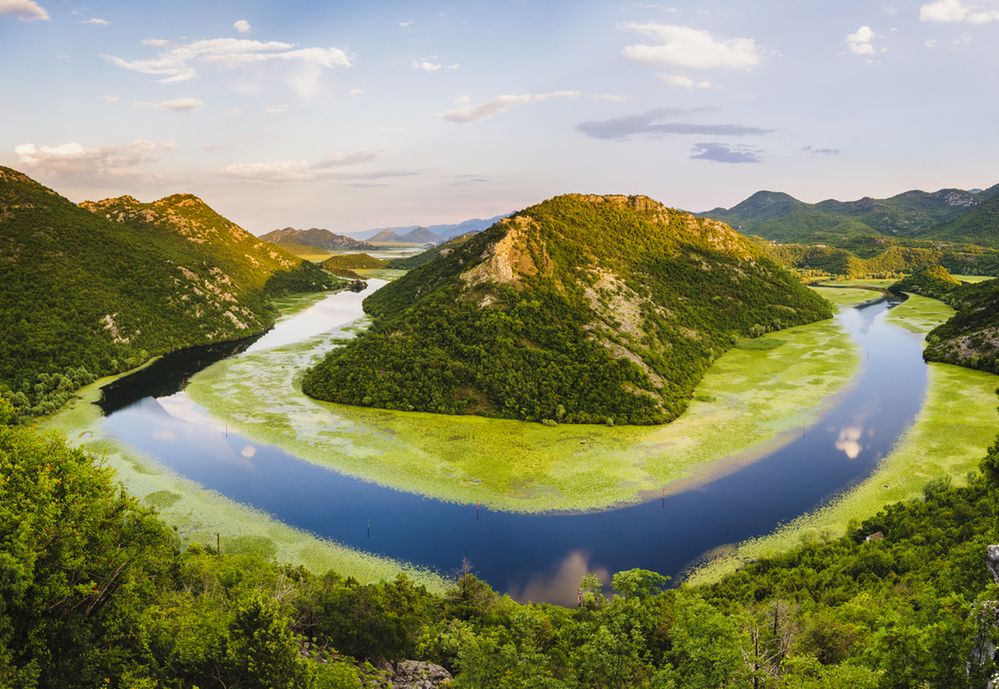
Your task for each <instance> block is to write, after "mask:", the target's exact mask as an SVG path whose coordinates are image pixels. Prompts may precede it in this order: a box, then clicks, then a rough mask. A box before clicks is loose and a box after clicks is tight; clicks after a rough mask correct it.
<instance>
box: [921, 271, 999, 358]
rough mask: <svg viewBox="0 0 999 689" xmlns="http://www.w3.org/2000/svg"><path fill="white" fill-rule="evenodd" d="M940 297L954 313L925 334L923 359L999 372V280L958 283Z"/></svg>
mask: <svg viewBox="0 0 999 689" xmlns="http://www.w3.org/2000/svg"><path fill="white" fill-rule="evenodd" d="M944 301H946V302H947V303H948V304H950V305H951V306H953V307H954V308H955V309H956V310H957V313H955V314H954V316H952V317H951V319H950V320H949V321H947V322H946V323H944V324H943V325H940V326H938V327H937V328H935V329H933V330H931V331H930V333H929V334H928V335H927V336H926V351H925V357H926V359H927V360H928V361H943V362H946V363H949V364H956V365H958V366H967V367H969V368H977V369H981V370H982V371H989V372H991V373H997V374H999V280H987V281H985V282H979V283H976V284H964V285H961V286H960V287H957V288H955V289H953V290H951V291H950V292H949V293H948V294H947V295H946V297H945V299H944Z"/></svg>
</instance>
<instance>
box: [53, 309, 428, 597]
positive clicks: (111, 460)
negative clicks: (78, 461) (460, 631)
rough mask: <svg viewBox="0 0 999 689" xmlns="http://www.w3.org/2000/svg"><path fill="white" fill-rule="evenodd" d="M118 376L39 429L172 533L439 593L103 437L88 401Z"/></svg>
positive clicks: (417, 572)
mask: <svg viewBox="0 0 999 689" xmlns="http://www.w3.org/2000/svg"><path fill="white" fill-rule="evenodd" d="M323 296H327V295H324V294H320V295H319V297H318V298H322V297H323ZM317 300H318V299H317V297H316V296H314V295H302V296H298V297H288V298H285V299H282V300H280V301H279V302H277V305H278V306H279V308H281V309H282V310H283V311H285V313H286V315H290V313H293V312H294V311H297V310H300V309H303V308H306V307H308V306H310V305H311V304H313V303H315V302H316V301H317ZM148 363H151V362H148ZM148 363H147V364H146V365H148ZM129 373H131V372H129ZM122 375H127V374H122ZM120 377H121V376H111V377H107V378H103V379H100V380H98V381H96V382H95V383H93V384H91V385H89V386H87V387H85V388H82V389H81V390H79V391H78V392H77V397H76V399H74V400H73V401H72V402H70V403H69V404H67V405H66V406H65V407H64V408H63V409H62V410H60V411H59V412H58V413H56V414H54V415H52V416H49V417H47V418H45V419H43V420H41V421H40V422H39V427H40V428H41V429H43V430H46V431H54V432H58V433H61V434H64V435H66V436H67V438H68V439H69V441H70V442H71V443H73V444H77V445H79V446H81V447H83V448H84V449H86V450H88V451H91V452H93V453H95V454H97V455H99V456H101V457H103V460H104V463H105V464H106V465H107V466H109V467H111V468H112V469H114V471H115V473H116V475H117V477H118V479H119V480H120V481H121V483H122V484H123V485H124V486H125V489H126V490H127V491H128V492H129V493H130V494H131V495H134V496H136V497H137V498H139V499H140V500H142V501H143V502H144V503H145V504H147V505H149V506H150V507H154V508H156V509H157V511H158V512H159V514H160V517H161V518H162V519H163V520H164V521H166V522H167V523H168V524H170V525H171V526H173V527H174V528H176V529H177V532H178V533H179V534H180V536H181V538H182V539H183V540H184V542H185V543H200V544H204V545H208V546H214V545H215V542H216V534H219V536H220V538H221V544H222V548H223V550H224V551H226V552H255V553H259V554H262V555H265V556H270V557H273V558H274V559H276V560H277V561H280V562H291V563H295V564H300V565H302V566H304V567H306V568H308V569H309V570H311V571H313V572H316V573H321V572H326V571H329V570H335V571H337V572H339V573H341V574H343V575H344V576H352V577H354V578H355V579H357V580H359V581H361V582H364V583H373V582H376V581H383V580H386V579H391V578H393V577H395V576H396V575H397V574H399V573H400V572H405V573H406V574H407V575H408V576H409V577H410V578H412V579H414V580H416V581H418V582H420V583H421V584H423V585H425V586H427V587H428V588H429V589H430V590H432V591H442V590H443V589H444V588H445V587H446V585H447V583H446V581H445V580H444V579H443V578H442V577H440V576H439V575H437V574H435V573H432V572H429V571H426V570H423V569H419V568H416V567H413V566H411V565H408V564H406V563H400V562H397V561H395V560H392V559H389V558H385V557H380V556H377V555H371V554H369V553H364V552H361V551H358V550H354V549H353V548H348V547H346V546H343V545H340V544H338V543H334V542H333V541H329V540H326V539H323V538H319V537H317V536H315V535H313V534H310V533H307V532H305V531H302V530H300V529H296V528H293V527H291V526H288V525H286V524H284V523H282V522H280V521H278V520H276V519H274V518H273V517H271V516H270V515H268V514H266V513H264V512H262V511H260V510H256V509H254V508H252V507H249V506H247V505H243V504H241V503H238V502H236V501H234V500H230V499H229V498H227V497H225V496H223V495H221V494H220V493H217V492H215V491H211V490H208V489H205V488H203V487H202V486H201V485H199V484H198V483H197V482H195V481H191V480H188V479H185V478H183V477H181V476H178V475H176V474H174V473H173V472H171V471H170V470H168V469H167V468H165V467H163V466H162V465H160V464H159V463H158V462H156V461H155V460H153V459H151V458H149V457H146V456H145V455H143V454H141V453H139V452H136V451H134V450H132V449H131V448H129V447H127V446H125V445H124V444H122V443H119V442H117V441H115V440H114V439H112V438H109V437H105V436H104V435H103V434H102V433H101V430H100V419H101V414H100V410H99V408H98V407H97V406H96V405H95V404H93V402H94V401H96V400H97V399H98V397H99V395H100V388H101V387H102V386H104V385H107V384H108V383H110V382H112V381H113V380H115V379H116V378H120Z"/></svg>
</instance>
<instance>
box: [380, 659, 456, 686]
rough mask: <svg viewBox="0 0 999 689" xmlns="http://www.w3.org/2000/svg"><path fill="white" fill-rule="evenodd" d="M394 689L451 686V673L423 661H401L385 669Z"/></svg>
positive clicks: (390, 684) (389, 684)
mask: <svg viewBox="0 0 999 689" xmlns="http://www.w3.org/2000/svg"><path fill="white" fill-rule="evenodd" d="M385 670H386V671H387V673H389V677H388V680H389V683H388V685H387V686H388V687H392V689H437V687H446V686H449V685H450V684H451V680H452V679H453V678H452V677H451V673H450V672H448V671H447V670H446V669H445V668H443V667H441V666H440V665H435V664H434V663H428V662H426V661H423V660H400V661H399V662H398V663H396V664H394V665H387V666H386V667H385Z"/></svg>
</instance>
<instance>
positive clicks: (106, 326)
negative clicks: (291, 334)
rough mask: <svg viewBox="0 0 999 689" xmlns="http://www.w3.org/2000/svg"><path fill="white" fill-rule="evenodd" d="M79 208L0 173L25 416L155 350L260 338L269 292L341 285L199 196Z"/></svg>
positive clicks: (0, 245)
mask: <svg viewBox="0 0 999 689" xmlns="http://www.w3.org/2000/svg"><path fill="white" fill-rule="evenodd" d="M84 205H85V208H81V207H79V206H77V205H75V204H73V203H71V202H70V201H68V200H67V199H65V198H63V197H61V196H59V195H58V194H56V193H55V192H53V191H51V190H50V189H47V188H45V187H43V186H42V185H40V184H38V183H36V182H34V181H32V180H31V179H29V178H28V177H26V176H24V175H22V174H20V173H18V172H16V171H14V170H11V169H9V168H0V207H2V208H3V209H4V210H3V212H2V213H0V284H2V285H3V290H4V295H3V299H2V300H0V397H5V398H6V399H8V400H9V401H10V402H11V403H12V404H13V405H14V406H15V407H16V408H17V413H18V415H19V416H29V415H35V414H46V413H50V412H52V411H54V410H55V409H56V408H58V407H59V406H60V405H61V404H62V403H63V402H65V400H66V399H67V398H68V397H69V396H70V394H71V393H72V392H73V390H75V389H77V388H79V387H80V386H82V385H85V384H87V383H89V382H91V381H93V380H94V379H95V378H96V377H100V376H103V375H107V374H110V373H117V372H120V371H123V370H126V369H128V368H131V367H134V366H137V365H139V364H140V363H142V362H143V361H145V360H146V359H148V358H149V357H150V356H154V355H156V354H160V353H163V352H167V351H170V350H173V349H177V348H181V347H187V346H192V345H198V344H206V343H209V342H219V341H223V340H231V339H236V338H240V337H245V336H247V335H251V334H253V333H258V332H261V331H263V330H264V329H266V328H267V327H269V326H270V324H271V323H272V322H273V317H274V314H273V312H272V310H271V309H270V308H269V299H270V297H271V296H273V295H275V294H281V293H285V292H288V291H302V290H306V289H311V290H315V289H323V288H328V287H331V286H332V285H333V284H334V283H335V282H336V280H335V279H334V278H332V277H331V276H329V275H328V274H327V273H324V272H323V271H321V270H319V269H318V268H316V267H315V266H312V265H307V264H304V263H303V262H302V261H301V260H300V259H296V258H294V257H292V256H290V255H288V254H285V253H284V252H282V251H280V250H279V249H275V248H273V247H270V246H268V245H266V244H264V243H263V242H260V241H259V240H257V239H256V238H254V237H253V236H252V235H250V234H249V233H247V232H245V231H244V230H242V229H240V228H239V227H237V226H236V225H234V224H232V223H230V222H229V221H227V220H225V219H224V218H222V217H221V216H219V215H217V214H216V213H214V211H212V210H211V209H210V208H208V207H207V206H206V205H205V204H204V203H202V202H201V201H200V200H198V199H197V198H195V197H193V196H171V197H168V198H166V199H162V200H160V201H157V202H155V203H152V204H141V203H139V202H138V201H136V200H135V199H132V198H130V197H122V198H120V199H110V200H107V201H102V202H98V203H87V204H84ZM88 209H89V210H88ZM91 211H92V212H91Z"/></svg>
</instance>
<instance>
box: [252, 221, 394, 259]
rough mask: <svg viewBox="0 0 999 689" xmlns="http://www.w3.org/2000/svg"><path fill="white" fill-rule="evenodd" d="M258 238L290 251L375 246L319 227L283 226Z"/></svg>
mask: <svg viewBox="0 0 999 689" xmlns="http://www.w3.org/2000/svg"><path fill="white" fill-rule="evenodd" d="M260 239H262V240H264V241H265V242H270V243H271V244H277V245H278V246H281V247H284V248H286V249H287V250H288V251H291V252H292V253H299V252H300V249H301V247H310V248H316V249H323V250H325V251H370V250H372V249H374V248H375V247H374V246H372V245H371V244H369V243H367V242H362V241H360V240H358V239H354V238H353V237H347V236H344V235H342V234H334V233H332V232H330V231H329V230H324V229H322V228H320V227H313V228H311V229H308V230H296V229H295V228H293V227H285V228H282V229H280V230H271V231H270V232H268V233H267V234H264V235H261V236H260Z"/></svg>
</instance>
